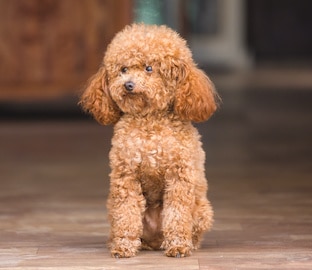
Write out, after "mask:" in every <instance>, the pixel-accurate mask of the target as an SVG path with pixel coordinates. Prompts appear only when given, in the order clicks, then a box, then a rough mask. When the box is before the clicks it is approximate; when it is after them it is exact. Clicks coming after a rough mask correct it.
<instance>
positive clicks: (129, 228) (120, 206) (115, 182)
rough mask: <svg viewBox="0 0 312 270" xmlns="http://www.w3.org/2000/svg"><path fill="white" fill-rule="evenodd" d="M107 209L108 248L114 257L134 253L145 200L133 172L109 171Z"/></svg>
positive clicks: (139, 241) (139, 232)
mask: <svg viewBox="0 0 312 270" xmlns="http://www.w3.org/2000/svg"><path fill="white" fill-rule="evenodd" d="M107 206H108V212H109V219H110V222H111V233H110V249H111V254H112V256H113V257H115V258H128V257H133V256H135V255H136V253H137V251H138V249H139V248H140V246H141V240H140V237H141V236H142V233H143V223H142V215H143V213H144V210H145V199H144V196H143V194H142V190H141V185H140V183H139V181H138V180H137V179H136V177H135V175H134V174H132V175H131V174H129V175H125V174H124V173H116V172H114V170H113V171H112V174H111V185H110V194H109V199H108V203H107Z"/></svg>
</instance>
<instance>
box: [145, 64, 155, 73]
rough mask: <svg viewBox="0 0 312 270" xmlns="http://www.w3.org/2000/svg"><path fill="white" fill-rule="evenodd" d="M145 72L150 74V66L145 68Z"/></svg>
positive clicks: (151, 69)
mask: <svg viewBox="0 0 312 270" xmlns="http://www.w3.org/2000/svg"><path fill="white" fill-rule="evenodd" d="M145 70H146V71H147V72H149V73H150V72H152V71H153V68H152V67H151V66H147V67H146V68H145Z"/></svg>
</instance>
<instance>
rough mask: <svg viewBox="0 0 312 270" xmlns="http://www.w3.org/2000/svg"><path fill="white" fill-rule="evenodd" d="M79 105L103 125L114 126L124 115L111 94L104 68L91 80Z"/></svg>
mask: <svg viewBox="0 0 312 270" xmlns="http://www.w3.org/2000/svg"><path fill="white" fill-rule="evenodd" d="M79 103H80V105H81V106H82V108H83V109H84V110H85V111H86V112H89V113H91V114H92V115H93V117H94V118H95V119H96V120H97V121H98V122H99V123H100V124H102V125H109V124H114V123H116V122H117V121H118V120H119V118H120V116H121V115H122V112H121V111H120V109H119V108H118V106H117V105H116V103H115V102H114V101H113V100H112V98H111V96H110V94H109V89H108V85H107V77H106V71H105V68H104V67H101V68H100V69H99V71H98V72H97V73H96V74H95V75H93V76H92V77H91V78H90V80H89V82H88V85H87V88H86V90H85V91H84V93H83V94H82V96H81V100H80V102H79Z"/></svg>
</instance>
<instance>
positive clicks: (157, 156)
mask: <svg viewBox="0 0 312 270" xmlns="http://www.w3.org/2000/svg"><path fill="white" fill-rule="evenodd" d="M218 99H219V97H218V95H217V93H216V91H215V89H214V86H213V84H212V82H211V81H210V79H209V78H208V77H207V76H206V75H205V73H204V72H203V71H202V70H200V69H199V68H197V66H196V64H195V63H194V61H193V59H192V54H191V51H190V50H189V48H188V47H187V45H186V42H185V40H184V39H182V38H181V37H180V36H179V34H177V33H176V32H175V31H174V30H171V29H170V28H168V27H166V26H156V25H144V24H132V25H130V26H126V28H125V29H124V30H122V31H121V32H119V33H117V35H116V36H115V37H114V38H113V40H112V41H111V43H110V44H109V45H108V47H107V51H106V53H105V55H104V59H103V63H102V65H101V67H100V68H99V70H98V72H97V73H96V74H95V75H94V76H93V77H91V79H90V80H89V83H88V85H87V87H86V89H85V90H84V92H83V94H82V96H81V101H80V103H81V105H82V107H83V109H84V110H85V111H87V112H89V113H90V114H92V115H93V117H94V118H95V119H96V120H97V121H98V122H99V123H100V124H103V125H109V124H113V125H114V135H113V138H112V148H111V151H110V153H109V158H110V166H111V173H110V192H109V197H108V202H107V208H108V216H109V220H110V224H111V230H110V239H109V247H110V250H111V255H112V256H113V257H115V258H124V257H126V258H127V257H132V256H135V255H136V254H137V252H138V251H139V250H142V249H147V250H159V249H162V250H165V254H166V255H167V256H170V257H185V256H189V255H191V252H192V250H194V249H197V248H198V247H199V245H200V240H201V238H202V235H203V232H204V231H207V230H209V229H210V228H211V226H212V222H213V210H212V207H211V205H210V202H209V201H208V199H207V197H206V193H207V181H206V178H205V172H204V162H205V153H204V151H203V149H202V143H201V142H200V135H199V134H198V131H197V129H196V128H195V127H193V125H192V124H191V122H192V121H193V122H201V121H205V120H207V119H208V118H209V117H210V116H211V115H212V114H213V113H214V111H215V110H216V108H217V102H218Z"/></svg>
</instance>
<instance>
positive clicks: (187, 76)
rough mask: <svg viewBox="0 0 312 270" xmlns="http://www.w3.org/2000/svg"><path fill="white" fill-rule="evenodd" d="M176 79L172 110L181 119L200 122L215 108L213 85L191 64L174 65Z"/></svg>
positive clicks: (216, 96) (216, 97)
mask: <svg viewBox="0 0 312 270" xmlns="http://www.w3.org/2000/svg"><path fill="white" fill-rule="evenodd" d="M176 68H177V70H178V72H175V73H176V74H175V76H176V80H177V89H176V96H175V101H174V112H175V113H176V114H177V115H179V116H180V117H181V119H182V120H189V121H194V122H202V121H205V120H208V118H209V117H210V116H211V115H212V114H213V113H214V112H215V110H216V109H217V100H218V99H219V97H218V95H217V93H216V91H215V88H214V85H213V83H212V82H211V80H210V79H209V78H208V76H207V75H206V74H205V73H204V72H203V71H202V70H200V69H199V68H197V67H196V66H195V64H192V66H189V64H185V63H183V64H180V65H179V66H178V67H177V66H176Z"/></svg>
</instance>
